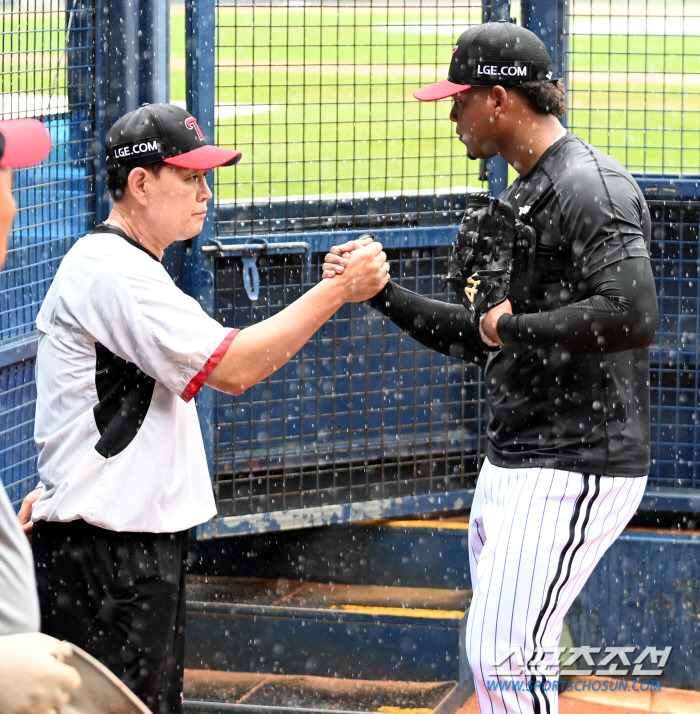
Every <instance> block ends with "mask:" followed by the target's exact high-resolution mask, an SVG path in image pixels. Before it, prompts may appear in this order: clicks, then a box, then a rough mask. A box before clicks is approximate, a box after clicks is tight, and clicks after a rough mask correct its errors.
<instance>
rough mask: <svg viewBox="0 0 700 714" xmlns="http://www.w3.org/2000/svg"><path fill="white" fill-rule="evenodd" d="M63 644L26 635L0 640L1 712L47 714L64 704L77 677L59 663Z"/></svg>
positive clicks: (63, 653)
mask: <svg viewBox="0 0 700 714" xmlns="http://www.w3.org/2000/svg"><path fill="white" fill-rule="evenodd" d="M69 647H70V646H69V645H68V644H67V643H66V642H60V641H59V640H56V639H54V638H53V637H49V636H48V635H42V634H40V633H39V632H28V633H25V634H21V635H4V636H2V637H0V663H2V665H0V712H2V714H49V712H55V711H56V710H57V709H59V708H60V707H62V706H63V705H64V704H67V703H68V702H69V701H70V698H71V692H72V691H73V690H75V689H78V687H80V685H81V681H80V675H79V674H78V673H77V672H76V670H75V669H74V668H73V667H69V666H68V665H66V664H63V662H62V661H61V660H62V659H63V658H64V657H67V656H68V655H69V654H70V650H69V649H68V648H69Z"/></svg>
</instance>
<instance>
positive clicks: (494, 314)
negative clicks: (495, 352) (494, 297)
mask: <svg viewBox="0 0 700 714" xmlns="http://www.w3.org/2000/svg"><path fill="white" fill-rule="evenodd" d="M512 314H513V308H512V306H511V304H510V300H504V301H503V302H502V303H499V304H498V305H496V307H492V308H491V309H490V310H489V311H488V312H487V313H486V314H485V315H484V317H483V318H482V319H481V321H480V322H479V335H480V336H481V339H482V340H483V341H484V342H485V343H486V344H487V345H488V346H489V347H502V346H503V342H502V341H501V338H500V337H499V336H498V332H497V331H496V325H497V324H498V318H499V317H500V316H501V315H512Z"/></svg>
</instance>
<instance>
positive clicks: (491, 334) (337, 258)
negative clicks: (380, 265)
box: [323, 234, 513, 347]
mask: <svg viewBox="0 0 700 714" xmlns="http://www.w3.org/2000/svg"><path fill="white" fill-rule="evenodd" d="M373 240H374V238H373V236H371V235H370V234H367V235H366V236H361V237H360V238H358V239H357V240H353V241H348V242H347V243H343V244H342V245H334V246H333V247H332V248H331V249H330V252H329V253H327V254H326V257H325V259H324V263H323V278H324V279H332V278H334V277H335V276H336V275H342V274H343V273H344V272H345V268H346V267H347V265H348V263H349V261H350V253H351V252H352V251H353V250H357V249H358V248H362V247H364V246H366V245H369V244H370V243H371V242H372V241H373ZM385 266H386V272H387V275H388V274H389V263H388V262H387V263H385ZM512 314H513V309H512V307H511V304H510V301H509V300H506V301H505V302H502V303H501V304H500V305H496V307H494V308H492V309H491V310H489V311H488V312H487V313H486V314H485V315H484V316H483V318H482V319H481V320H480V322H479V335H480V336H481V339H482V340H483V341H484V343H485V344H486V345H488V346H489V347H500V346H502V345H503V342H502V341H501V339H500V337H499V336H498V332H497V330H496V325H497V323H498V318H499V317H501V315H512Z"/></svg>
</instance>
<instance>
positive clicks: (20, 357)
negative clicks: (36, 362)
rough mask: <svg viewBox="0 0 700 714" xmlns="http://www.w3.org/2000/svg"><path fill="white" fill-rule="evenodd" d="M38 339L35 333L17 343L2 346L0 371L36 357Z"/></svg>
mask: <svg viewBox="0 0 700 714" xmlns="http://www.w3.org/2000/svg"><path fill="white" fill-rule="evenodd" d="M37 345H38V339H37V333H36V332H32V333H31V334H29V335H27V336H26V337H24V338H23V339H21V340H18V341H17V342H11V343H9V344H4V345H2V346H1V347H0V369H4V368H5V367H9V366H10V365H12V364H17V363H18V362H24V361H25V360H30V359H34V358H35V357H36V351H37Z"/></svg>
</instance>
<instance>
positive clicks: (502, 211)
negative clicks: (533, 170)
mask: <svg viewBox="0 0 700 714" xmlns="http://www.w3.org/2000/svg"><path fill="white" fill-rule="evenodd" d="M534 238H535V232H534V229H533V228H532V226H527V225H525V224H523V223H522V222H521V221H519V220H516V218H515V213H514V211H513V207H512V206H511V205H510V203H508V202H507V201H502V200H501V199H499V198H492V197H491V196H486V195H479V194H477V195H475V196H472V197H470V199H469V201H468V203H467V210H466V211H465V212H464V217H463V218H462V223H461V225H460V227H459V232H458V233H457V238H456V239H455V241H454V243H453V244H452V249H451V251H450V255H449V259H448V273H447V280H448V281H449V282H450V284H451V285H452V287H453V288H454V290H455V292H456V293H457V294H458V295H459V296H460V298H461V299H462V302H463V303H464V306H465V307H466V308H467V310H468V311H469V313H470V315H471V316H472V318H473V320H474V328H475V330H476V333H477V335H478V334H479V320H480V319H481V317H482V316H483V315H484V314H485V313H487V312H488V311H489V310H490V309H491V308H492V307H495V306H496V305H499V304H500V303H502V302H503V301H504V300H506V299H507V297H508V289H509V287H510V279H511V275H512V273H513V255H514V252H515V248H516V245H517V244H518V242H519V241H521V245H526V244H527V245H532V244H534Z"/></svg>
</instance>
